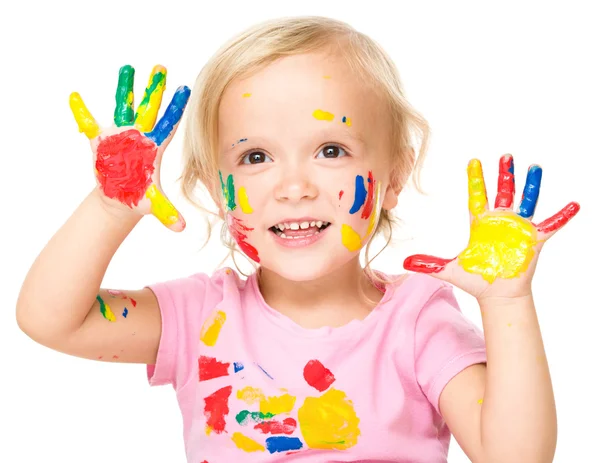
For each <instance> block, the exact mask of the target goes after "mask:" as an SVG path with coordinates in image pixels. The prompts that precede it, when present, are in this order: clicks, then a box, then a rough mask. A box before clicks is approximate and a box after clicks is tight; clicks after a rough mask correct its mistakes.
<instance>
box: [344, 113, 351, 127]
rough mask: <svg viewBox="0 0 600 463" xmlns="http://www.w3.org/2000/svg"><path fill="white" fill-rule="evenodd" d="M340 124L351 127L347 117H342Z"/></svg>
mask: <svg viewBox="0 0 600 463" xmlns="http://www.w3.org/2000/svg"><path fill="white" fill-rule="evenodd" d="M342 122H343V123H344V124H346V125H347V126H348V127H352V121H351V120H350V118H349V117H346V116H344V117H342Z"/></svg>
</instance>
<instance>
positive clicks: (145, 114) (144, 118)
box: [135, 64, 167, 132]
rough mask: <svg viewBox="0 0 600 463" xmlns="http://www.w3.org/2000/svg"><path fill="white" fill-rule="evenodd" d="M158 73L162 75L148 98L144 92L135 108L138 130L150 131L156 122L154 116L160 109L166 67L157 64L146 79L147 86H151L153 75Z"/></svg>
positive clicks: (165, 80) (165, 79) (165, 78)
mask: <svg viewBox="0 0 600 463" xmlns="http://www.w3.org/2000/svg"><path fill="white" fill-rule="evenodd" d="M158 73H162V74H164V77H163V78H162V79H161V80H160V82H158V85H156V86H154V87H153V89H152V92H151V93H150V95H148V98H146V94H144V99H143V100H142V102H141V103H140V105H139V106H138V109H137V117H136V118H135V127H136V128H137V129H138V130H139V131H140V132H150V131H151V130H152V128H153V127H154V124H155V123H156V117H157V116H158V110H159V109H160V103H161V101H162V95H163V92H164V91H165V86H166V82H167V69H166V68H165V67H164V66H161V65H160V64H157V65H156V66H154V68H153V69H152V72H151V73H150V78H149V79H148V86H147V88H146V91H147V90H148V88H150V87H151V86H152V83H153V80H154V76H155V75H156V74H158Z"/></svg>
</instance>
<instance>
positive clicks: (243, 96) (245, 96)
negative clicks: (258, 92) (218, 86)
mask: <svg viewBox="0 0 600 463" xmlns="http://www.w3.org/2000/svg"><path fill="white" fill-rule="evenodd" d="M251 95H252V93H243V94H242V98H250V96H251Z"/></svg>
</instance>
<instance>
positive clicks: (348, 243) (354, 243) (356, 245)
mask: <svg viewBox="0 0 600 463" xmlns="http://www.w3.org/2000/svg"><path fill="white" fill-rule="evenodd" d="M371 178H372V177H371ZM380 191H381V182H377V187H376V188H375V198H374V200H371V204H370V205H369V209H370V215H369V216H368V219H369V226H368V227H367V232H366V233H365V235H364V236H363V237H362V238H361V236H360V235H359V234H358V232H357V231H356V230H354V228H352V227H351V226H350V225H348V224H342V230H341V232H342V244H343V245H344V246H345V247H346V248H347V249H348V250H349V251H350V252H355V251H358V250H360V248H361V247H362V246H363V243H365V242H366V241H367V239H368V238H369V236H370V235H371V233H372V231H373V230H374V229H375V226H376V225H377V221H378V219H379V195H380ZM365 208H366V206H365ZM359 209H360V208H359ZM363 215H364V214H363ZM361 217H362V215H361Z"/></svg>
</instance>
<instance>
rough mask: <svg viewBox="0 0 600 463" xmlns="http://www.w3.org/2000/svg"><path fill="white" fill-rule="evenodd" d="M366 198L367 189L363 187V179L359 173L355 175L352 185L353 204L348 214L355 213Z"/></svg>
mask: <svg viewBox="0 0 600 463" xmlns="http://www.w3.org/2000/svg"><path fill="white" fill-rule="evenodd" d="M366 199H367V190H366V189H365V179H364V178H362V176H361V175H357V176H356V185H355V187H354V204H353V205H352V208H350V214H356V213H357V212H358V211H360V208H361V207H362V206H363V204H364V203H365V200H366Z"/></svg>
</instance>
